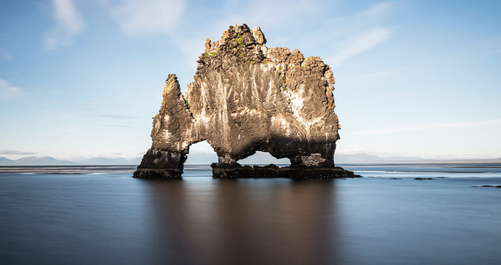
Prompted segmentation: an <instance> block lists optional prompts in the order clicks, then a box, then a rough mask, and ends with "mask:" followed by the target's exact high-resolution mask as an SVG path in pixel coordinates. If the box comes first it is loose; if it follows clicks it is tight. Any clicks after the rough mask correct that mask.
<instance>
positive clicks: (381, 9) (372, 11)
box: [361, 2, 393, 16]
mask: <svg viewBox="0 0 501 265" xmlns="http://www.w3.org/2000/svg"><path fill="white" fill-rule="evenodd" d="M392 6H393V3H392V2H383V3H378V4H375V5H373V6H372V7H371V8H369V9H366V10H364V11H362V12H361V14H362V15H372V16H373V15H380V14H382V13H385V12H387V11H388V10H389V9H390V8H391V7H392Z"/></svg>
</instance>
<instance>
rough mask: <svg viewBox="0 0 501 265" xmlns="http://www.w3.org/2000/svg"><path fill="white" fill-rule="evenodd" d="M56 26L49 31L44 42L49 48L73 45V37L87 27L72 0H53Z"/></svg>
mask: <svg viewBox="0 0 501 265" xmlns="http://www.w3.org/2000/svg"><path fill="white" fill-rule="evenodd" d="M51 4H52V8H53V12H54V13H53V16H54V18H55V19H56V22H57V24H56V26H55V28H53V29H52V30H51V31H50V32H48V33H47V34H46V35H45V36H44V38H43V42H44V45H45V47H46V48H48V49H57V48H59V47H66V46H71V45H73V43H74V41H73V38H74V37H75V36H76V35H77V34H78V33H80V32H82V31H83V30H84V29H85V23H84V21H83V20H82V18H81V15H80V13H79V12H78V10H77V9H76V8H75V5H74V3H73V1H72V0H51Z"/></svg>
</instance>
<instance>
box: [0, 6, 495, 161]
mask: <svg viewBox="0 0 501 265" xmlns="http://www.w3.org/2000/svg"><path fill="white" fill-rule="evenodd" d="M500 13H501V1H460V0H458V1H446V0H443V1H428V0H399V1H350V0H335V1H320V0H318V1H315V0H303V1H295V0H278V1H273V0H256V1H239V0H228V1H174V0H165V1H161V0H143V1H133V0H52V1H51V0H38V1H37V0H34V1H28V0H27V1H15V0H0V25H1V26H0V156H4V157H7V158H10V159H17V158H20V157H24V156H31V155H36V156H52V157H55V158H58V159H66V160H71V159H77V158H90V157H125V158H134V157H140V156H142V155H143V154H144V153H145V151H146V150H147V149H148V148H149V147H150V146H151V138H150V131H151V127H152V117H153V116H154V115H155V114H156V113H157V112H158V109H159V108H160V103H161V101H162V98H161V93H162V89H163V86H164V80H165V79H166V78H167V76H168V74H171V73H175V74H177V76H178V78H179V81H180V84H181V86H182V88H183V91H184V90H185V89H186V86H187V84H188V83H189V82H191V80H192V78H193V75H194V74H195V72H196V60H197V57H198V56H199V55H200V54H201V53H203V52H204V50H205V48H204V44H205V39H206V38H210V39H211V40H218V39H220V37H221V35H222V32H223V31H225V30H227V29H228V27H229V26H230V25H235V24H239V25H241V24H243V23H246V24H247V25H248V26H249V27H250V28H252V27H254V26H260V27H261V29H262V31H263V33H264V34H265V36H266V39H267V40H268V43H267V46H268V47H288V48H289V49H290V50H293V49H295V48H298V49H299V50H300V51H301V52H302V53H303V54H304V55H305V56H306V57H307V56H319V57H320V58H322V60H323V61H324V62H325V63H327V64H329V65H331V66H332V67H333V72H334V77H335V78H336V89H335V91H334V98H335V101H336V110H335V111H336V113H337V114H338V116H339V119H340V123H341V125H342V129H341V131H340V135H341V139H340V140H339V141H338V142H337V150H336V153H340V154H355V153H366V154H371V155H379V156H383V157H384V156H419V157H425V158H499V157H501V103H500V102H501V89H500V84H501V16H500V15H499V14H500ZM197 152H199V153H203V152H212V150H211V148H210V146H209V145H208V144H206V143H205V144H204V143H200V144H196V145H193V146H192V149H191V150H190V153H197Z"/></svg>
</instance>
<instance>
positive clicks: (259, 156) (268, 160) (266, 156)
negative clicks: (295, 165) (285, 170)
mask: <svg viewBox="0 0 501 265" xmlns="http://www.w3.org/2000/svg"><path fill="white" fill-rule="evenodd" d="M237 162H238V163H239V164H241V165H259V166H261V165H269V164H274V165H276V166H279V167H288V166H290V165H291V162H290V160H289V159H288V158H280V159H278V158H275V157H274V156H272V155H271V154H270V153H268V152H261V151H257V152H256V153H255V154H253V155H251V156H248V157H246V158H244V159H241V160H238V161H237Z"/></svg>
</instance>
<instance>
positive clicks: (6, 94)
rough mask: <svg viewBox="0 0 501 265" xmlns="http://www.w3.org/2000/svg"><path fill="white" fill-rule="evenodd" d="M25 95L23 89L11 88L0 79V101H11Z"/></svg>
mask: <svg viewBox="0 0 501 265" xmlns="http://www.w3.org/2000/svg"><path fill="white" fill-rule="evenodd" d="M25 94H26V93H25V92H24V89H22V88H20V87H15V86H12V85H11V84H10V83H9V82H7V81H5V80H3V79H0V99H12V98H16V97H20V96H23V95H25Z"/></svg>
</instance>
